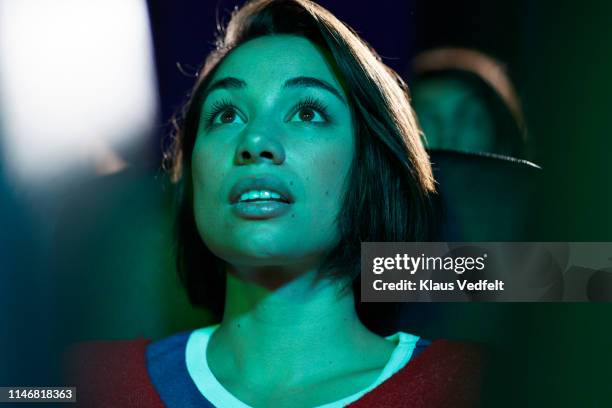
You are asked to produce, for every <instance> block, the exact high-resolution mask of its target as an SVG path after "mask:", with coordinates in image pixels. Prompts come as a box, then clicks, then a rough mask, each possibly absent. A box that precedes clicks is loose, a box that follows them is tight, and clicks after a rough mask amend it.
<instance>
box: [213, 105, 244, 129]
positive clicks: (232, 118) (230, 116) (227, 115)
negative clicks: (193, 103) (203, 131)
mask: <svg viewBox="0 0 612 408" xmlns="http://www.w3.org/2000/svg"><path fill="white" fill-rule="evenodd" d="M230 123H244V121H243V120H242V118H241V117H240V115H238V113H237V112H236V110H235V109H234V108H226V109H223V110H222V111H221V112H219V113H217V114H216V115H215V117H214V119H213V124H215V125H226V124H230Z"/></svg>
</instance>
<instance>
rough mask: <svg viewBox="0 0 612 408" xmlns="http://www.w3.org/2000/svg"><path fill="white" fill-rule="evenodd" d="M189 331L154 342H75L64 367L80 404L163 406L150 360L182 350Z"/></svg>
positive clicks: (66, 355) (70, 348) (138, 340)
mask: <svg viewBox="0 0 612 408" xmlns="http://www.w3.org/2000/svg"><path fill="white" fill-rule="evenodd" d="M189 333H190V332H183V333H178V334H174V335H171V336H168V337H166V338H163V339H161V340H157V341H154V342H152V341H151V340H150V339H146V338H137V339H132V340H111V341H85V342H80V343H76V344H74V345H72V346H71V347H69V348H68V350H67V351H66V353H65V355H64V371H65V376H66V379H67V380H68V381H70V382H71V383H72V384H75V385H76V387H77V393H78V396H77V400H78V401H79V406H87V407H90V406H91V407H98V406H99V407H102V406H130V407H131V406H134V407H162V406H163V404H162V401H161V399H160V398H159V395H158V394H157V392H156V390H155V387H154V385H153V383H152V381H151V376H150V373H149V368H148V365H149V361H150V360H152V361H155V360H157V359H159V358H164V356H168V355H171V354H173V353H180V347H181V344H182V343H183V345H184V342H186V339H187V338H188V336H189ZM183 352H184V348H183Z"/></svg>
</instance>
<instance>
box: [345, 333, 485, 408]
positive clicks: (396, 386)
mask: <svg viewBox="0 0 612 408" xmlns="http://www.w3.org/2000/svg"><path fill="white" fill-rule="evenodd" d="M405 339H406V340H407V341H412V338H411V337H405ZM419 343H420V344H419ZM417 344H418V345H420V350H419V353H418V355H414V356H413V358H411V359H410V361H409V363H408V364H406V365H405V366H404V367H403V368H401V369H400V370H399V371H397V372H396V373H395V374H394V375H393V376H391V377H390V378H389V379H388V380H387V381H385V382H383V383H382V384H380V385H379V386H378V387H376V388H375V389H373V390H372V391H370V392H369V393H367V394H365V395H364V396H363V397H362V398H360V399H359V400H357V401H355V402H354V403H353V404H351V405H349V406H350V407H354V408H358V407H370V406H388V407H395V406H397V407H401V406H405V404H406V403H407V401H410V406H411V407H473V406H478V401H479V399H480V391H481V390H480V389H481V380H482V368H483V365H484V349H483V347H482V345H479V344H475V343H469V342H460V341H450V340H436V341H433V342H426V341H421V340H419V342H417ZM415 351H416V349H415Z"/></svg>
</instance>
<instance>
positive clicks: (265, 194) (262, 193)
mask: <svg viewBox="0 0 612 408" xmlns="http://www.w3.org/2000/svg"><path fill="white" fill-rule="evenodd" d="M280 198H281V196H280V194H277V193H275V192H273V191H268V190H252V191H247V192H245V193H242V195H241V196H240V198H239V199H238V201H246V200H272V199H280Z"/></svg>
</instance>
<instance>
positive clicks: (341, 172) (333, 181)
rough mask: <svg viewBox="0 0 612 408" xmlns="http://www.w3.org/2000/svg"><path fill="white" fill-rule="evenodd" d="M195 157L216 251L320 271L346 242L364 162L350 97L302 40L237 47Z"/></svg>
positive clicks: (254, 263) (199, 218)
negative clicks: (351, 175)
mask: <svg viewBox="0 0 612 408" xmlns="http://www.w3.org/2000/svg"><path fill="white" fill-rule="evenodd" d="M205 93H206V95H205V97H204V102H203V105H202V111H201V116H200V124H199V128H198V135H197V139H196V142H195V146H194V150H193V155H192V172H193V183H194V184H193V188H194V211H195V219H196V223H197V227H198V230H199V232H200V235H201V236H202V238H203V240H204V242H205V243H206V245H207V246H208V248H209V249H210V250H211V251H212V252H213V253H214V254H215V255H217V256H218V257H220V258H221V259H224V260H225V261H227V262H228V263H230V264H232V265H234V266H235V267H262V266H273V267H277V266H280V267H290V266H299V265H302V266H306V267H316V266H318V265H319V264H320V262H321V260H322V258H323V256H324V255H325V254H326V253H327V251H329V250H330V249H331V248H332V247H333V246H335V244H336V243H337V242H338V239H339V236H338V235H339V234H338V227H337V225H336V222H335V220H336V217H337V215H338V212H339V211H340V206H341V199H342V196H343V193H344V186H345V180H346V177H347V174H348V171H349V168H350V166H351V163H352V161H353V158H354V154H355V153H354V151H355V136H354V129H353V120H352V116H351V111H350V109H349V106H348V104H347V97H346V95H345V93H344V92H343V90H342V87H341V86H340V83H339V81H338V78H337V77H336V75H335V74H334V72H333V69H332V67H331V66H330V65H329V63H328V62H327V60H326V59H325V57H324V56H323V54H322V53H321V51H320V50H319V49H318V48H317V47H316V46H314V45H313V44H312V43H311V42H309V41H308V40H306V39H305V38H302V37H297V36H290V35H276V36H266V37H260V38H257V39H255V40H252V41H249V42H247V43H245V44H243V45H241V46H240V47H238V48H236V49H235V50H233V51H232V52H231V53H230V55H228V56H227V57H226V58H225V60H224V61H223V62H222V64H221V65H220V66H219V67H218V69H217V70H216V72H215V74H214V76H213V78H212V79H211V81H210V82H209V85H208V88H207V90H206V91H205Z"/></svg>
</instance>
